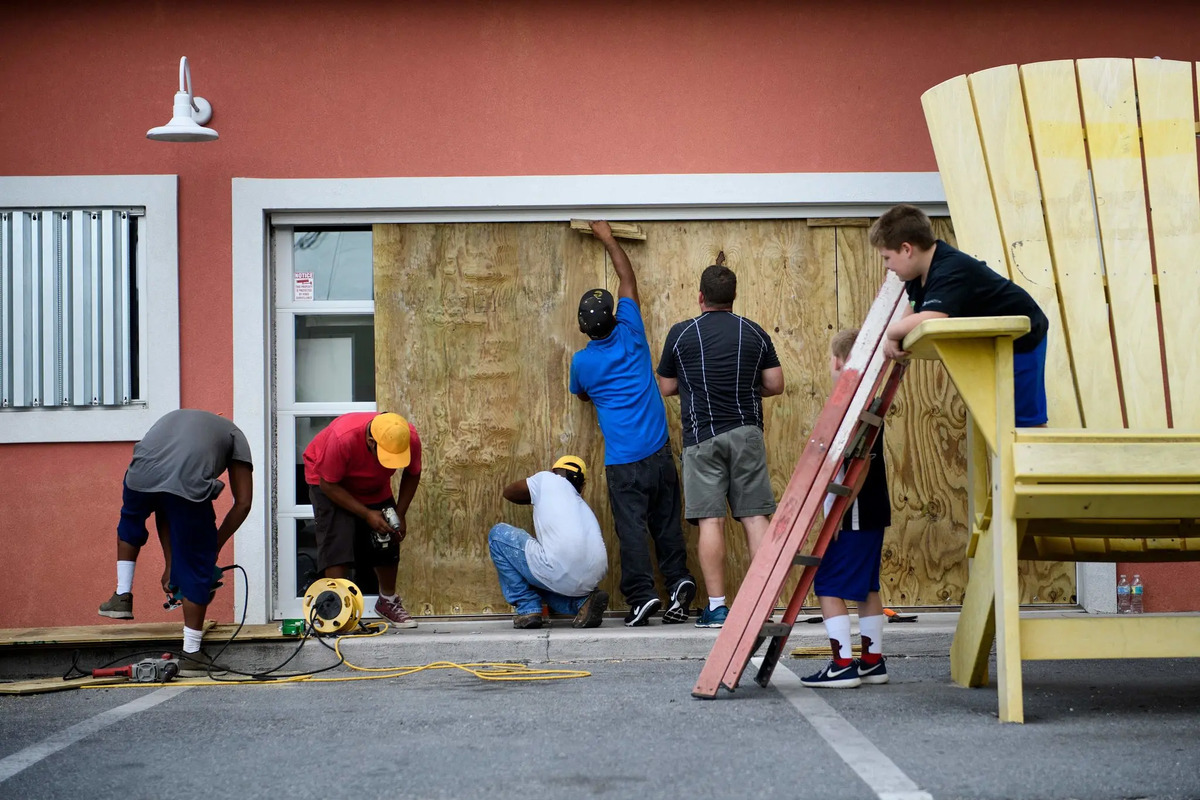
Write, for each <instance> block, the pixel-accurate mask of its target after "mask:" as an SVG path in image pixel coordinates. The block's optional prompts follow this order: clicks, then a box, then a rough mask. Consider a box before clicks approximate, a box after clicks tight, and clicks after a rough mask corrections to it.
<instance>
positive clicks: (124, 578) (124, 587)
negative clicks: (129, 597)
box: [117, 561, 137, 594]
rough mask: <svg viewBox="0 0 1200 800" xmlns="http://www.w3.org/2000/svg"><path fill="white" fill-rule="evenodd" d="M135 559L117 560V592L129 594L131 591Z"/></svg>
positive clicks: (135, 564)
mask: <svg viewBox="0 0 1200 800" xmlns="http://www.w3.org/2000/svg"><path fill="white" fill-rule="evenodd" d="M136 566H137V562H136V561H118V562H117V594H129V593H130V592H132V591H133V568H134V567H136Z"/></svg>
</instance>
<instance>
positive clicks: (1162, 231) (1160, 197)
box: [1134, 58, 1200, 430]
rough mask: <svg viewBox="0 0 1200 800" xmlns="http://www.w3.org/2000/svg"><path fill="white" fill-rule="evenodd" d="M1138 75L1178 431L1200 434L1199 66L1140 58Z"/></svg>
mask: <svg viewBox="0 0 1200 800" xmlns="http://www.w3.org/2000/svg"><path fill="white" fill-rule="evenodd" d="M1134 72H1135V74H1136V76H1137V95H1138V105H1139V112H1140V114H1139V116H1140V119H1141V124H1142V151H1143V156H1144V158H1145V162H1146V187H1147V190H1148V192H1149V195H1150V218H1151V221H1152V227H1153V230H1154V261H1155V270H1156V272H1157V276H1158V297H1159V304H1160V308H1161V311H1162V325H1163V349H1164V351H1165V353H1166V361H1167V379H1168V385H1169V387H1170V392H1171V416H1172V423H1173V425H1174V427H1176V428H1181V429H1185V430H1186V429H1191V430H1200V403H1198V402H1196V398H1197V397H1200V347H1197V346H1196V337H1195V325H1194V323H1193V319H1194V317H1195V313H1196V309H1195V306H1196V298H1200V269H1197V268H1196V254H1197V253H1200V180H1198V176H1197V165H1196V134H1195V127H1196V107H1195V97H1196V95H1195V90H1194V88H1193V85H1192V75H1193V65H1192V64H1190V63H1188V62H1186V61H1166V60H1161V59H1148V58H1139V59H1137V60H1135V61H1134Z"/></svg>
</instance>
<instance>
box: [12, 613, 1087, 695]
mask: <svg viewBox="0 0 1200 800" xmlns="http://www.w3.org/2000/svg"><path fill="white" fill-rule="evenodd" d="M1083 613H1085V612H1082V611H1072V610H1062V609H1059V610H1054V611H1023V612H1022V615H1023V616H1031V615H1063V614H1068V615H1076V614H1083ZM807 618H808V617H802V618H801V619H800V620H798V621H797V623H796V625H795V627H794V628H793V630H792V635H791V637H790V638H789V639H788V647H787V653H788V654H789V655H790V653H791V651H792V650H793V649H794V648H796V647H813V648H821V649H824V648H826V647H828V639H827V638H826V636H825V629H824V626H822V625H820V624H809V623H807V622H805V621H804V620H805V619H807ZM851 621H852V625H853V631H854V633H855V637H856V639H857V632H858V625H857V617H855V616H853V615H852V616H851ZM957 622H958V614H957V612H945V611H930V612H919V613H918V619H917V621H916V622H903V623H889V624H888V625H886V626H885V628H884V637H883V648H884V653H885V654H886V655H888V656H889V657H904V656H909V657H911V656H946V655H948V654H949V652H950V643H951V640H952V638H953V635H954V627H955V625H956V624H957ZM719 632H720V631H719V630H716V629H708V628H697V627H695V625H694V623H693V621H688V622H686V623H683V624H680V625H663V624H662V622H661V621H660V620H659V619H658V618H655V619H653V620H652V621H651V622H650V624H649V625H647V626H645V627H641V628H627V627H625V626H624V625H623V624H622V622H621V618H620V616H613V617H608V618H606V619H605V620H604V624H603V625H601V626H600V627H599V628H592V629H587V630H577V629H575V628H572V627H571V621H570V619H567V618H562V619H557V618H556V619H554V620H553V621H552V623H551V625H550V627H549V628H540V629H537V630H517V629H514V628H513V627H512V619H511V617H509V616H507V615H506V616H499V617H496V618H494V619H487V618H485V619H479V618H476V619H470V620H462V621H459V620H437V619H435V620H421V621H420V625H419V627H417V628H410V629H395V628H393V629H390V630H388V631H387V633H385V634H383V635H379V636H373V637H364V638H343V639H342V640H341V651H342V653H343V655H344V656H345V657H346V659H347V660H349V661H350V662H351V663H353V664H356V665H359V666H366V667H380V666H398V665H420V664H427V663H430V662H434V661H453V662H457V663H473V662H488V661H516V662H526V663H531V664H538V663H586V662H597V661H632V660H645V659H670V660H678V659H695V660H703V659H705V658H707V657H708V654H709V651H710V650H711V649H712V646H713V642H714V641H716V638H717V634H718V633H719ZM323 641H324V643H326V644H329V643H330V642H331V640H329V639H325V640H323ZM223 644H224V643H223V642H222V641H221V640H220V639H219V638H218V637H205V645H204V647H205V649H206V650H207V651H208V652H210V653H214V654H215V653H216V652H217V651H218V650H221V648H222V646H223ZM297 644H298V640H297V639H291V638H287V639H275V640H271V641H238V640H235V641H234V643H233V644H232V645H230V647H228V648H227V649H226V650H225V651H224V653H223V654H222V656H221V658H220V662H221V663H222V664H224V665H227V666H230V667H233V668H234V669H237V670H240V671H245V672H256V671H260V670H267V669H271V668H273V667H276V666H278V665H279V664H281V663H282V662H283V661H284V660H285V659H287V658H288V657H289V656H291V655H292V654H293V653H294V652H295V651H296V647H297ZM177 646H178V642H177V641H171V642H162V643H139V644H136V645H135V644H133V643H113V644H110V645H103V646H101V645H91V646H87V647H84V648H79V664H80V665H81V666H82V667H86V668H91V667H93V666H98V665H100V664H104V663H108V662H111V661H114V660H117V659H119V658H121V657H123V656H125V655H129V654H134V653H137V652H144V651H149V650H154V649H155V648H159V649H160V650H161V649H170V648H175V647H177ZM73 649H74V648H69V647H55V648H30V649H23V650H19V651H16V652H8V653H6V654H4V656H3V657H2V658H0V679H5V680H12V679H20V678H29V677H45V676H50V675H61V674H62V673H63V672H64V671H65V670H66V669H67V668H68V667H69V666H70V664H71V656H72V650H73ZM335 662H336V657H335V656H334V654H333V653H332V652H331V651H330V649H329V648H327V647H325V646H323V644H322V641H318V640H316V639H311V638H310V639H309V640H308V641H307V642H305V643H304V646H303V647H302V648H301V649H300V652H299V653H297V654H296V655H295V657H294V658H293V659H292V660H291V661H290V662H288V664H287V665H286V666H285V667H283V670H284V671H286V672H307V671H312V670H316V669H321V668H322V667H327V666H329V665H330V664H333V663H335ZM118 663H120V662H118Z"/></svg>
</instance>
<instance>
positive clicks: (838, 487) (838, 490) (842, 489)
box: [825, 481, 850, 497]
mask: <svg viewBox="0 0 1200 800" xmlns="http://www.w3.org/2000/svg"><path fill="white" fill-rule="evenodd" d="M825 491H826V492H828V493H829V494H836V495H839V496H840V497H849V496H850V487H849V486H846V485H845V484H841V483H837V482H836V481H835V482H831V483H830V484H829V485H828V486H826V487H825Z"/></svg>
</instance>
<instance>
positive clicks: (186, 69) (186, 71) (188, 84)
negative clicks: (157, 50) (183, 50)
mask: <svg viewBox="0 0 1200 800" xmlns="http://www.w3.org/2000/svg"><path fill="white" fill-rule="evenodd" d="M179 91H181V92H187V96H188V105H190V106H191V107H192V108H194V109H196V110H197V111H199V110H200V109H199V107H197V106H196V101H195V100H194V99H193V95H192V68H191V67H190V66H188V60H187V56H183V57H181V58H180V59H179Z"/></svg>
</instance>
